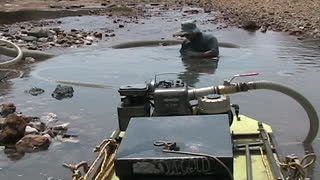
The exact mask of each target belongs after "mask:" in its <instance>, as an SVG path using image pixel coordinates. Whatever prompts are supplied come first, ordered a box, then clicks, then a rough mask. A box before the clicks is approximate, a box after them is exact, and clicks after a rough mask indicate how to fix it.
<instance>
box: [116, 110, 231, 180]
mask: <svg viewBox="0 0 320 180" xmlns="http://www.w3.org/2000/svg"><path fill="white" fill-rule="evenodd" d="M159 142H160V144H159ZM161 142H163V145H162V146H161ZM168 144H170V145H172V144H175V145H176V146H175V147H174V148H172V149H171V150H170V151H175V152H176V153H168V152H163V149H168V146H167V145H168ZM156 145H157V146H156ZM159 145H160V146H159ZM180 152H181V153H180ZM188 152H189V154H188ZM190 153H191V154H192V155H191V154H190ZM194 153H196V154H197V155H195V154H194ZM198 154H206V156H200V155H198ZM215 158H217V159H219V161H220V162H218V161H217V160H216V159H215ZM221 163H223V164H224V165H225V167H224V166H223V165H221ZM226 168H228V169H229V171H230V172H231V173H233V150H232V140H231V135H230V129H229V118H228V115H225V114H219V115H197V116H162V117H134V118H132V119H131V120H130V123H129V125H128V128H127V131H126V134H125V136H124V137H123V139H122V142H121V145H120V147H119V149H118V151H117V154H116V158H115V172H116V175H117V176H118V177H119V178H120V179H121V180H124V179H126V180H127V179H163V178H164V179H181V178H182V179H190V178H191V179H193V178H195V179H201V178H199V177H208V178H209V179H210V178H211V179H219V180H222V179H229V178H230V175H229V173H228V171H227V170H226ZM205 179H207V178H205Z"/></svg>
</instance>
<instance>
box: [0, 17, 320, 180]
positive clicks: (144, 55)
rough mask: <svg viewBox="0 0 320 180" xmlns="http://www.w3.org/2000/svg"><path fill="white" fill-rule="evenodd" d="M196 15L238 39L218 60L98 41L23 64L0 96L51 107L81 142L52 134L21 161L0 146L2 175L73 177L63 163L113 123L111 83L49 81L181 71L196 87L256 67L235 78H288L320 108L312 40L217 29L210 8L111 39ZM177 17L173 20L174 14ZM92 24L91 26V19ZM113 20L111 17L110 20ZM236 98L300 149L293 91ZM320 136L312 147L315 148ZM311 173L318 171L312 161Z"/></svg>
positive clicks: (32, 108)
mask: <svg viewBox="0 0 320 180" xmlns="http://www.w3.org/2000/svg"><path fill="white" fill-rule="evenodd" d="M189 18H193V19H198V20H199V27H200V28H201V29H203V30H207V29H212V30H213V32H211V33H213V34H214V35H215V36H217V38H218V39H219V40H220V41H224V42H232V43H236V44H239V45H240V46H241V48H240V49H227V48H221V59H220V61H219V62H218V64H214V63H212V62H201V63H199V64H194V63H186V62H182V61H181V59H180V58H179V54H178V50H179V46H166V47H150V48H135V49H121V50H114V49H110V48H108V46H109V43H108V42H103V43H99V44H98V45H94V46H91V47H87V48H81V49H74V50H70V51H67V52H65V53H63V54H61V55H60V56H57V57H55V58H53V59H50V60H48V61H44V62H40V63H37V64H32V65H28V66H26V67H24V68H25V69H26V70H25V71H26V72H27V74H26V76H25V78H20V79H16V80H12V81H10V82H8V84H6V85H3V86H4V87H2V89H1V94H2V96H1V97H0V98H1V101H2V102H14V103H15V104H16V105H17V108H18V111H21V112H23V114H25V115H32V116H44V115H46V114H47V113H50V112H52V113H55V114H57V117H58V119H59V123H65V122H70V123H71V127H70V129H69V133H71V134H78V135H79V140H80V142H79V143H70V142H59V141H55V142H54V143H53V144H52V145H51V146H50V148H49V150H48V151H44V152H40V153H32V154H25V156H24V157H23V158H22V159H20V160H18V161H11V160H10V159H8V158H7V156H6V155H5V154H4V153H3V152H2V151H1V152H0V153H1V156H0V179H24V180H29V179H30V180H31V179H32V180H33V179H52V180H58V179H70V177H71V174H70V172H69V171H68V170H67V169H64V168H63V167H62V164H63V163H76V162H79V161H81V160H93V157H94V154H92V149H93V147H94V146H95V145H96V144H97V143H98V142H99V141H101V140H102V139H104V138H106V137H107V136H108V135H109V134H110V133H111V132H112V130H113V129H115V128H116V127H117V119H116V118H117V112H116V107H117V105H118V103H119V101H120V97H119V95H118V92H117V91H116V90H113V89H95V88H86V87H75V86H74V90H75V93H74V97H73V98H71V99H64V100H61V101H59V100H56V99H53V98H51V93H52V92H53V90H54V88H55V86H56V85H57V84H55V83H53V82H51V81H48V80H57V79H63V80H74V81H88V82H95V83H101V84H109V85H115V86H119V85H123V84H132V83H143V82H144V81H146V80H150V79H151V78H153V77H154V75H155V74H157V73H163V72H178V73H180V76H181V77H182V78H184V79H187V81H188V82H189V83H190V84H192V85H193V86H196V87H204V86H209V85H217V84H221V83H222V82H223V80H224V79H228V78H230V77H232V76H233V75H234V74H238V73H244V72H260V75H259V76H256V77H248V78H241V79H240V78H239V79H237V81H252V80H262V79H264V80H271V81H276V82H280V83H285V84H287V85H288V86H290V87H292V88H294V89H296V90H297V91H299V92H301V93H302V94H304V95H305V96H306V97H307V98H308V99H309V100H310V101H311V102H312V103H313V105H314V106H315V107H316V109H317V110H318V112H319V107H320V96H319V94H318V92H319V89H320V86H319V84H318V83H317V82H318V77H319V75H320V51H319V44H317V43H316V42H303V41H298V40H296V39H295V38H293V37H289V36H286V35H284V34H281V33H275V32H267V33H266V34H263V33H260V32H256V33H249V32H246V31H242V30H239V29H234V28H230V29H223V30H216V29H215V27H216V25H213V24H206V23H204V22H205V21H203V19H206V18H213V15H212V14H197V15H189V16H181V13H180V12H171V11H169V12H167V13H165V14H163V16H161V17H160V16H159V17H153V18H150V19H145V20H141V22H142V21H143V22H144V24H138V25H137V24H129V25H128V28H129V29H130V31H128V30H127V29H126V28H124V29H118V30H117V31H116V34H117V36H116V37H115V39H114V42H115V41H124V40H132V39H159V38H162V37H165V38H168V37H171V34H172V33H173V32H175V31H177V30H178V29H179V26H180V25H179V22H180V21H182V20H185V19H189ZM176 20H177V21H176ZM61 21H62V22H63V24H62V27H63V28H70V27H82V28H87V29H99V28H104V27H106V26H108V25H110V26H111V23H110V20H106V18H105V17H69V18H63V19H61ZM89 23H90V24H93V25H91V26H88V24H89ZM109 23H110V24H109ZM34 86H36V87H40V88H43V89H45V91H46V92H45V93H44V94H42V95H39V96H31V95H28V94H25V93H24V90H26V89H30V88H31V87H34ZM231 100H232V101H233V103H238V104H239V105H240V112H241V113H242V114H246V115H248V116H251V117H254V118H256V119H259V120H261V121H263V122H266V123H270V124H271V125H273V128H274V130H275V133H276V137H277V138H278V141H279V143H280V146H281V150H282V151H283V152H285V153H296V154H302V152H303V151H304V147H303V146H302V145H299V144H298V143H299V142H301V141H302V140H303V138H304V137H305V135H306V133H307V132H306V129H308V126H309V125H308V120H307V116H306V114H305V112H304V111H303V109H302V108H301V107H300V106H299V105H298V104H297V103H296V102H294V101H293V100H291V99H290V98H288V97H286V96H284V95H282V94H279V93H276V92H270V91H263V90H261V91H254V92H249V93H243V94H237V95H232V96H231ZM319 149H320V144H319V141H316V142H315V143H314V150H315V151H316V153H317V154H318V155H319V154H320V153H319ZM314 174H315V175H314V179H319V177H320V167H319V166H318V165H316V168H315V172H314Z"/></svg>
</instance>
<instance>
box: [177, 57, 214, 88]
mask: <svg viewBox="0 0 320 180" xmlns="http://www.w3.org/2000/svg"><path fill="white" fill-rule="evenodd" d="M218 62H219V60H218V59H217V58H216V59H215V58H201V59H195V58H188V59H185V58H184V59H182V63H183V65H184V67H185V69H186V71H184V72H182V73H180V74H179V78H180V79H181V80H182V81H184V82H185V83H187V84H188V85H189V86H194V84H195V83H197V82H199V77H200V76H201V75H205V74H214V73H215V72H216V69H217V68H218Z"/></svg>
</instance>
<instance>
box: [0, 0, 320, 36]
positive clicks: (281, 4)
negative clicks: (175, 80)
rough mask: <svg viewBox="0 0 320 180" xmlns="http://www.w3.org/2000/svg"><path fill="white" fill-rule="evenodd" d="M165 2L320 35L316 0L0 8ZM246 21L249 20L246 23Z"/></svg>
mask: <svg viewBox="0 0 320 180" xmlns="http://www.w3.org/2000/svg"><path fill="white" fill-rule="evenodd" d="M128 3H135V4H138V3H139V4H144V3H148V4H150V3H165V4H167V5H168V6H169V7H170V6H171V5H181V6H183V5H186V4H189V5H190V4H193V5H199V6H201V5H202V6H203V7H205V8H206V9H210V10H212V9H213V10H216V11H218V12H221V16H220V17H217V21H223V22H227V24H229V25H233V26H239V27H243V26H244V25H247V23H248V21H249V23H251V25H252V23H253V25H257V26H256V28H257V29H258V28H260V27H262V30H263V31H266V30H274V31H284V32H288V33H289V34H291V35H297V36H299V38H301V39H302V38H315V39H320V13H319V9H320V1H319V0H197V1H194V0H126V1H121V0H4V1H0V11H10V10H11V11H12V10H18V9H25V8H38V9H39V8H40V9H43V8H59V7H62V8H67V9H68V8H69V9H70V8H76V7H79V6H82V7H83V6H85V7H88V6H101V5H102V6H108V5H110V4H116V5H119V4H128ZM249 25H250V24H249Z"/></svg>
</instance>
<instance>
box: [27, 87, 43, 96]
mask: <svg viewBox="0 0 320 180" xmlns="http://www.w3.org/2000/svg"><path fill="white" fill-rule="evenodd" d="M25 92H26V93H29V94H31V95H32V96H37V95H39V94H42V93H44V90H43V89H41V88H37V87H32V88H31V89H29V90H26V91H25Z"/></svg>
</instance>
